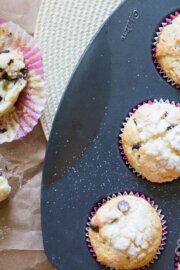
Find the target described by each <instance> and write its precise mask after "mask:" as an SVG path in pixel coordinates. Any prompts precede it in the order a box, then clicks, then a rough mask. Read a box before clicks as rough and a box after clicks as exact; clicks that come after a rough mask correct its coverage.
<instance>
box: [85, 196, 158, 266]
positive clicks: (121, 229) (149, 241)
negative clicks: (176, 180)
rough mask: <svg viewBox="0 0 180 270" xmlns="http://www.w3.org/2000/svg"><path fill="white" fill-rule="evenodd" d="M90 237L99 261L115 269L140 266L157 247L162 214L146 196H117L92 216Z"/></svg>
mask: <svg viewBox="0 0 180 270" xmlns="http://www.w3.org/2000/svg"><path fill="white" fill-rule="evenodd" d="M89 240H90V243H91V246H92V248H93V250H94V252H95V254H96V258H97V261H98V262H99V263H101V264H102V265H104V266H106V267H110V268H113V269H116V270H123V269H126V270H129V269H137V268H141V267H143V266H146V265H148V264H149V263H150V262H151V261H152V260H153V259H154V258H155V257H156V254H157V253H158V251H159V247H160V245H161V240H162V225H161V218H160V216H159V214H158V213H157V212H156V210H155V208H153V207H152V206H151V205H150V203H149V202H147V201H146V200H145V199H143V198H140V197H136V196H134V195H122V196H117V197H115V198H112V199H111V200H109V201H107V202H106V203H105V204H103V205H102V206H101V207H100V208H99V209H98V210H97V212H96V213H95V215H94V216H93V218H92V219H91V223H90V226H89Z"/></svg>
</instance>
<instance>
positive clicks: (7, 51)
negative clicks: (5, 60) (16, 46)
mask: <svg viewBox="0 0 180 270" xmlns="http://www.w3.org/2000/svg"><path fill="white" fill-rule="evenodd" d="M9 52H10V50H4V51H2V52H0V53H9Z"/></svg>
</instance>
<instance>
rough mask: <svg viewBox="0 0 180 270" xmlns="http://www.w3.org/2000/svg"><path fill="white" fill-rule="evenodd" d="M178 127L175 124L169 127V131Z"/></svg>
mask: <svg viewBox="0 0 180 270" xmlns="http://www.w3.org/2000/svg"><path fill="white" fill-rule="evenodd" d="M176 126H177V125H175V124H172V125H170V126H169V127H167V130H171V129H173V128H174V127H176Z"/></svg>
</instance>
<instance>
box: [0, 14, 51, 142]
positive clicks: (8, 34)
mask: <svg viewBox="0 0 180 270" xmlns="http://www.w3.org/2000/svg"><path fill="white" fill-rule="evenodd" d="M0 31H1V33H4V35H5V41H4V42H3V43H2V42H1V41H0V50H1V51H3V50H6V49H9V48H11V49H18V50H19V51H21V53H22V54H23V56H24V61H25V65H26V67H27V69H28V74H27V86H26V87H25V89H24V90H23V91H22V92H21V93H20V95H19V97H18V100H17V102H16V104H15V105H14V108H13V110H11V111H10V112H8V113H7V114H5V115H3V116H2V117H1V119H0V144H1V143H4V142H11V141H13V140H18V139H20V138H22V137H24V136H25V135H26V134H27V133H29V132H30V131H32V129H33V128H34V126H35V125H36V124H37V123H38V120H39V118H40V116H41V113H42V110H43V109H44V107H45V101H46V95H45V90H44V69H43V63H42V54H41V51H40V49H39V48H38V45H37V43H36V41H35V40H34V39H33V37H32V36H30V35H29V34H27V33H26V31H25V30H23V29H22V28H21V27H20V26H18V25H17V24H14V23H13V22H7V21H5V20H3V19H0Z"/></svg>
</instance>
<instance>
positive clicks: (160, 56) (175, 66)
mask: <svg viewBox="0 0 180 270" xmlns="http://www.w3.org/2000/svg"><path fill="white" fill-rule="evenodd" d="M156 59H157V62H158V63H159V65H160V66H161V68H162V70H163V71H164V73H165V74H166V75H167V77H168V78H169V79H170V80H171V81H173V82H174V83H176V84H178V85H180V15H179V16H177V17H176V18H175V19H174V20H173V21H172V23H171V24H169V25H167V26H165V27H164V28H163V29H162V31H161V33H160V34H159V37H158V42H157V45H156Z"/></svg>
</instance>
